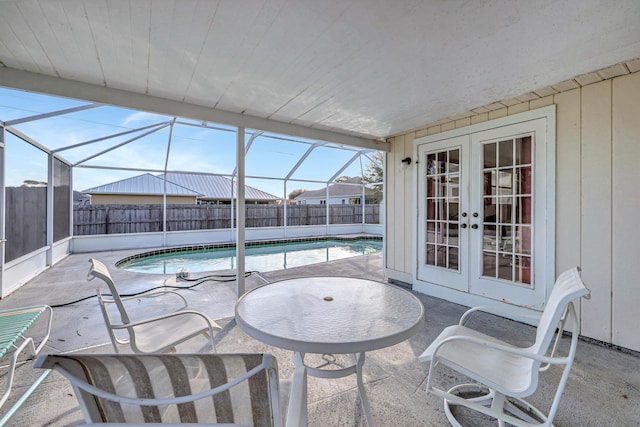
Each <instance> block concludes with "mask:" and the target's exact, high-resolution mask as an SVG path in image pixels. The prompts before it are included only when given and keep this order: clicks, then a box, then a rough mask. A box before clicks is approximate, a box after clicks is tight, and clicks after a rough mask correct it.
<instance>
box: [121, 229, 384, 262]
mask: <svg viewBox="0 0 640 427" xmlns="http://www.w3.org/2000/svg"><path fill="white" fill-rule="evenodd" d="M327 240H383V238H382V236H375V235H356V236H318V237H294V238H287V239H269V240H252V241H247V242H245V247H247V246H266V245H274V244H281V243H299V242H317V241H327ZM235 246H236V242H225V243H210V244H199V245H191V246H175V247H170V248H162V249H154V250H151V251H146V252H140V253H137V254H134V255H129V256H126V257H124V258H121V259H119V260H118V261H116V262H115V266H116V267H118V268H120V266H121V265H122V264H125V263H127V262H129V261H133V260H137V259H141V258H146V257H150V256H155V255H164V254H170V253H179V252H191V251H200V250H208V249H220V248H235Z"/></svg>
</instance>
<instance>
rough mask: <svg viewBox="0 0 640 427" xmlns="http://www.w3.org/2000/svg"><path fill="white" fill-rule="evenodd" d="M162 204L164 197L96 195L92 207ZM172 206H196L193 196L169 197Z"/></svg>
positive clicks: (92, 199)
mask: <svg viewBox="0 0 640 427" xmlns="http://www.w3.org/2000/svg"><path fill="white" fill-rule="evenodd" d="M159 203H162V196H140V195H132V196H128V195H125V194H94V195H92V196H91V204H92V205H148V204H159ZM167 204H170V205H195V204H196V198H195V197H193V196H167Z"/></svg>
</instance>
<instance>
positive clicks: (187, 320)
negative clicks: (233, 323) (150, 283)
mask: <svg viewBox="0 0 640 427" xmlns="http://www.w3.org/2000/svg"><path fill="white" fill-rule="evenodd" d="M89 262H90V263H91V267H90V268H89V273H88V275H87V279H88V280H93V279H94V278H96V277H97V278H99V279H102V280H103V281H104V282H105V283H106V284H107V286H108V287H109V291H110V293H111V294H110V295H108V296H107V294H103V293H102V292H101V291H100V289H99V288H98V289H97V295H98V301H99V303H100V309H101V310H102V315H103V317H104V321H105V325H106V327H107V331H108V333H109V338H111V344H112V345H113V349H114V350H115V352H116V353H118V352H119V349H118V344H121V345H126V344H129V345H130V346H131V349H132V350H133V352H134V353H166V352H172V351H175V347H176V345H178V344H181V343H184V342H186V341H188V340H190V339H192V338H195V337H198V336H200V335H204V336H205V337H206V338H207V339H208V340H209V345H210V346H211V351H215V343H214V330H217V331H219V330H220V329H221V327H220V326H219V325H218V324H217V323H216V322H215V321H213V320H211V319H209V317H207V316H206V315H205V314H203V313H201V312H199V311H196V310H191V309H189V308H188V304H187V300H186V299H185V298H184V297H183V296H182V295H180V294H179V293H177V292H174V291H159V292H153V293H149V294H142V295H137V296H134V297H121V296H120V295H119V293H118V289H117V288H116V285H115V282H114V281H113V279H112V278H111V274H109V270H108V269H107V267H106V266H105V265H104V264H103V263H102V262H100V261H98V260H96V259H93V258H91V259H90V260H89ZM167 295H173V296H177V297H178V298H180V300H181V302H182V303H183V306H182V307H181V308H180V309H178V310H176V311H173V312H170V313H165V314H161V315H157V316H146V317H140V316H138V317H137V318H135V319H134V318H133V317H132V316H130V313H128V312H127V310H126V308H125V302H126V301H129V300H138V299H147V298H158V297H164V296H167ZM110 304H114V305H115V306H116V307H117V309H118V312H119V314H120V321H119V322H117V321H116V322H114V321H113V320H112V318H111V316H110V314H109V309H108V307H107V306H108V305H110ZM141 310H142V308H139V309H138V311H141ZM116 331H125V332H126V333H127V336H128V338H122V337H118V335H117V334H116Z"/></svg>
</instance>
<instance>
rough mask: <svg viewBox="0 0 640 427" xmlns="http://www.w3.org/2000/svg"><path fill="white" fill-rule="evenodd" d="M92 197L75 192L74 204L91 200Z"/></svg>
mask: <svg viewBox="0 0 640 427" xmlns="http://www.w3.org/2000/svg"><path fill="white" fill-rule="evenodd" d="M90 198H91V197H89V196H87V195H86V194H82V193H81V192H79V191H76V190H73V201H74V202H82V201H84V200H89V199H90Z"/></svg>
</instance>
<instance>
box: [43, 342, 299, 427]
mask: <svg viewBox="0 0 640 427" xmlns="http://www.w3.org/2000/svg"><path fill="white" fill-rule="evenodd" d="M34 366H35V367H37V368H43V369H54V370H55V371H57V372H59V373H60V374H62V375H63V376H64V377H65V378H67V379H68V380H69V381H70V382H71V384H72V386H73V389H74V392H75V394H76V397H77V399H78V403H79V405H80V408H81V410H82V414H83V416H84V418H85V421H86V422H87V423H108V424H116V425H139V424H144V425H147V424H161V425H166V424H176V425H177V424H186V423H197V424H189V425H198V424H200V425H204V424H206V425H225V426H255V427H281V426H283V419H284V410H285V409H286V403H283V404H281V402H283V401H284V399H282V398H283V397H284V396H281V394H280V392H281V391H280V386H279V381H278V366H277V362H276V359H275V358H274V357H273V356H272V355H270V354H153V355H150V354H144V355H141V354H111V355H105V354H103V355H92V354H83V355H81V354H65V355H48V356H41V357H40V358H38V360H37V361H36V363H35V365H34ZM294 383H295V382H294ZM298 383H300V381H298ZM291 395H292V396H293V402H292V403H291V405H297V410H295V411H290V412H289V414H288V415H287V418H288V420H287V421H288V422H287V425H288V426H292V427H298V426H300V425H301V424H300V420H299V417H300V415H301V414H302V408H301V407H300V406H301V405H302V399H301V396H302V393H301V392H299V391H294V390H291ZM296 417H298V418H296ZM91 425H93V424H91Z"/></svg>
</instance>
